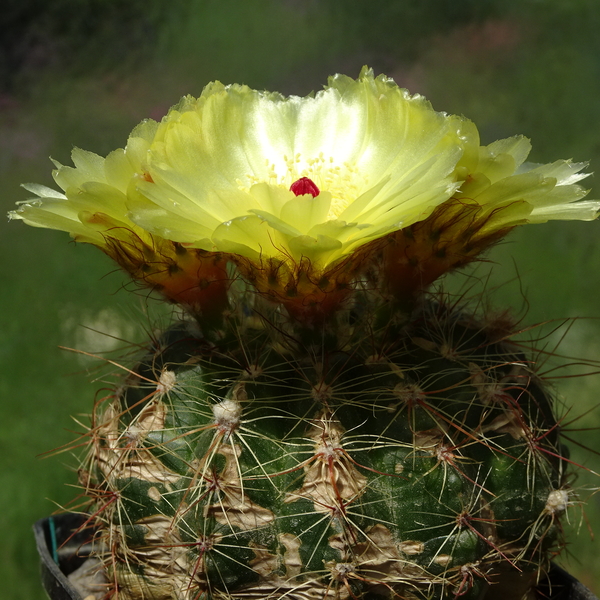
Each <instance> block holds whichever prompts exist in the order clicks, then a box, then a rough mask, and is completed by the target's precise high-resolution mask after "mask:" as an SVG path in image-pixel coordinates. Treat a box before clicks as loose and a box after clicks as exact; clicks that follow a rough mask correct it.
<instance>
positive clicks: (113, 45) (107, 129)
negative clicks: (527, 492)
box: [0, 0, 600, 600]
mask: <svg viewBox="0 0 600 600" xmlns="http://www.w3.org/2000/svg"><path fill="white" fill-rule="evenodd" d="M2 12H3V14H2V16H0V179H1V182H0V183H1V185H0V190H1V194H0V204H1V206H2V209H3V210H4V211H7V210H9V209H11V208H12V207H13V205H14V202H15V201H18V200H22V199H25V198H26V197H27V194H26V192H24V191H23V190H21V189H20V188H19V184H20V183H21V182H29V181H35V182H39V183H44V184H46V185H52V180H51V176H50V170H51V164H50V162H49V161H48V156H50V155H52V156H53V157H54V158H56V159H57V160H59V161H61V162H63V163H68V162H69V153H70V150H71V148H72V147H73V146H79V147H82V148H85V149H88V150H91V151H94V152H97V153H99V154H106V153H108V152H109V151H110V150H112V149H113V148H115V147H120V146H122V145H123V144H124V143H125V141H126V138H127V135H128V133H129V131H130V130H131V129H132V128H133V126H134V125H135V124H136V123H138V122H139V121H140V120H141V119H143V118H145V117H148V116H151V117H153V118H160V117H161V116H162V115H163V114H165V112H166V110H167V109H168V107H169V106H170V105H172V104H174V103H175V102H176V101H177V100H178V98H179V97H180V96H181V95H183V94H185V93H191V94H194V95H198V94H199V93H200V92H201V90H202V88H203V86H204V85H205V84H206V83H207V82H209V81H210V80H213V79H220V80H221V81H223V82H224V83H232V82H238V83H242V82H243V83H247V84H249V85H251V86H252V87H257V88H267V89H277V90H279V91H281V92H283V93H297V94H302V95H304V94H306V93H308V92H310V91H311V90H318V89H320V88H321V86H322V85H323V83H324V82H325V80H326V77H327V75H329V74H332V73H334V72H344V73H346V74H349V75H352V76H356V75H357V74H358V71H359V69H360V67H361V66H362V65H363V64H369V65H370V66H372V67H373V68H374V69H375V71H376V72H378V73H379V72H384V73H386V74H388V75H390V76H393V77H394V78H395V79H396V81H397V82H398V83H399V84H400V85H402V86H404V87H407V88H409V89H410V90H411V91H412V92H420V93H423V94H424V95H426V96H427V97H428V98H429V99H430V100H431V101H432V103H433V105H434V107H435V108H436V109H437V110H445V111H448V112H455V113H459V114H464V115H466V116H468V117H470V118H471V119H473V120H474V121H475V122H476V123H477V125H478V126H479V128H480V131H481V135H482V140H483V142H484V143H489V142H491V141H493V140H495V139H497V138H500V137H506V136H510V135H514V134H518V133H522V134H525V135H527V136H529V137H530V138H531V139H532V142H533V145H534V150H533V153H532V155H531V159H532V160H534V161H537V162H549V161H552V160H555V159H557V158H573V159H574V160H577V161H582V160H589V161H590V162H591V170H598V169H599V165H600V135H599V134H600V111H599V108H600V105H599V102H600V100H599V99H600V93H599V92H600V39H599V38H598V36H597V31H598V30H599V29H600V4H598V3H597V2H596V1H595V0H518V1H517V0H485V1H482V0H429V1H428V2H422V1H421V0H397V1H392V0H389V1H385V0H357V1H356V2H352V3H350V2H345V1H343V0H320V1H319V0H313V1H311V0H219V1H212V0H180V1H179V2H177V3H175V2H167V1H166V0H165V1H164V2H160V1H152V0H145V1H144V2H142V1H141V0H53V2H44V1H42V0H29V1H27V2H23V1H22V0H6V6H4V7H3V11H2ZM586 182H589V183H588V184H589V186H590V187H592V193H591V196H590V197H595V198H598V197H600V188H599V186H598V184H597V182H596V180H594V179H593V178H590V179H588V180H586ZM0 227H2V231H1V233H0V250H1V253H0V277H1V279H0V281H2V284H3V285H2V289H3V293H2V294H1V296H0V305H1V307H2V309H1V310H0V357H1V360H0V370H1V371H2V374H1V376H0V411H1V414H0V531H1V533H2V536H1V539H2V543H0V581H2V582H3V589H4V592H3V593H2V596H3V597H4V598H7V599H8V600H25V599H26V600H38V599H42V598H44V593H43V591H42V590H41V587H40V585H39V583H38V582H37V569H38V566H37V557H36V552H35V547H34V542H33V537H32V534H31V524H32V523H33V522H34V521H35V520H37V519H39V518H42V517H45V516H47V515H48V514H50V513H51V512H52V511H53V510H54V509H55V507H56V504H59V505H64V504H66V503H67V502H69V501H70V500H71V499H72V498H73V497H74V495H75V491H74V490H73V489H72V488H71V487H69V486H68V485H65V484H69V483H70V484H73V483H74V481H75V474H74V473H73V471H72V466H73V465H74V464H75V461H74V459H72V458H71V457H70V456H68V455H65V454H63V455H60V456H57V457H53V458H47V459H40V458H39V457H38V455H40V454H41V453H43V452H46V451H48V450H50V449H52V448H55V447H58V446H60V445H61V444H65V443H67V442H69V441H70V440H72V439H73V438H74V437H75V434H74V431H77V430H79V429H80V427H79V426H78V425H77V424H76V423H75V422H74V421H73V420H72V419H71V416H72V415H74V416H76V417H77V418H83V419H84V418H85V416H83V415H85V414H87V413H88V412H89V410H90V408H91V403H92V401H93V398H94V393H95V390H96V389H98V388H101V387H102V386H103V385H104V380H103V379H102V377H103V376H101V375H98V373H97V372H96V371H95V367H96V363H94V362H93V361H90V360H89V359H85V358H84V357H82V356H81V355H77V354H74V353H69V352H65V351H61V350H59V349H58V347H59V346H61V345H62V346H70V347H76V348H79V349H82V350H85V351H89V352H103V351H106V350H112V349H114V348H115V347H116V346H118V345H119V342H117V341H116V340H115V339H114V338H115V337H117V338H119V337H120V338H124V339H128V340H132V341H136V340H137V341H140V340H143V339H144V335H145V329H147V328H148V327H150V326H152V325H153V324H155V323H156V321H157V320H159V321H160V319H162V318H164V317H162V316H161V311H160V308H158V307H157V306H155V305H153V304H152V302H149V301H148V300H147V299H146V298H145V297H144V296H143V295H139V294H131V293H129V292H127V291H126V290H125V289H123V288H125V287H128V286H127V285H126V283H127V281H126V278H125V276H124V275H122V274H121V273H120V272H118V271H115V270H114V266H113V265H112V264H110V262H109V261H108V260H107V259H106V258H105V257H104V256H102V255H101V253H99V252H98V251H96V250H95V249H94V248H88V247H85V246H82V245H77V246H75V245H74V244H73V243H69V241H68V237H67V236H66V234H61V233H58V232H52V231H46V230H34V229H32V228H28V227H25V226H23V225H22V224H21V223H12V224H10V225H6V224H5V223H2V224H1V225H0ZM599 234H600V223H597V222H596V223H591V224H590V223H551V224H547V225H539V226H531V227H528V228H523V229H522V230H520V231H517V232H515V233H513V234H512V235H511V236H510V237H509V239H508V240H507V241H506V242H504V243H503V244H501V245H500V246H498V247H497V248H495V249H493V251H492V252H490V253H489V255H488V258H489V259H490V264H492V265H493V269H492V275H491V276H490V278H489V279H487V280H486V281H487V287H488V288H489V289H490V290H493V300H492V301H493V303H494V304H495V305H496V306H498V307H508V306H511V307H513V308H514V310H515V311H517V312H519V311H520V312H519V314H521V315H523V323H524V324H533V323H537V322H540V321H550V322H554V320H558V319H561V318H563V317H567V318H573V317H585V318H584V319H580V320H575V321H572V322H571V324H572V327H571V329H570V331H569V335H568V336H567V337H566V339H565V341H564V342H563V343H562V345H561V348H560V351H562V352H563V353H565V354H568V355H579V356H584V357H586V358H587V359H588V360H589V361H600V341H599V340H600V335H599V334H600V321H599V320H598V319H599V318H600V304H599V301H598V298H599V297H600V243H599V241H598V238H599ZM484 267H485V265H484ZM480 272H482V271H481V270H480ZM504 282H509V283H508V284H506V285H500V284H503V283H504ZM448 285H450V286H452V285H460V278H459V277H454V279H453V281H450V282H448ZM524 307H526V310H525V309H524ZM148 313H150V316H149V315H148ZM525 313H526V314H525ZM94 330H97V331H101V332H105V333H107V334H109V335H108V336H107V335H101V334H97V333H94ZM110 336H114V337H110ZM557 337H558V336H557V334H554V335H553V336H551V337H550V338H548V339H549V340H554V339H557ZM590 370H594V369H593V366H592V368H591V369H590ZM574 372H575V371H574V370H572V371H570V373H574ZM562 373H563V372H562V371H561V372H559V374H562ZM90 382H91V383H90ZM556 383H557V388H558V393H559V395H560V396H561V398H564V403H565V405H566V406H568V407H572V408H571V409H570V412H569V413H568V414H567V416H566V417H565V420H566V421H571V420H572V418H573V417H574V416H575V415H577V414H585V416H584V417H583V418H581V419H580V420H578V421H577V422H576V423H575V424H573V425H569V426H568V427H567V429H576V428H582V429H586V431H578V432H577V433H569V435H570V436H571V437H575V438H576V440H577V441H578V442H581V443H583V444H586V445H588V446H590V447H593V448H595V449H596V450H599V449H600V441H599V437H600V434H599V433H598V429H597V428H599V427H600V410H594V408H595V406H596V405H597V404H598V399H597V397H598V394H597V389H598V384H599V381H598V379H597V377H596V378H593V377H586V378H564V379H560V380H557V381H556ZM564 410H565V411H566V409H564ZM571 446H572V452H573V458H574V460H577V461H578V462H581V463H584V464H585V465H587V466H589V467H590V468H592V469H596V470H599V469H600V458H599V457H598V456H596V455H594V454H592V453H590V452H585V451H583V450H581V449H579V448H578V447H577V446H576V445H574V444H571ZM575 485H576V486H578V487H582V488H583V487H586V488H589V489H591V488H593V487H596V486H598V479H597V478H596V477H594V476H591V475H586V474H584V475H581V476H580V477H579V479H578V481H577V482H576V484H575ZM582 495H584V494H582ZM585 495H589V493H587V494H585ZM570 521H571V526H570V529H571V531H570V532H569V538H568V539H569V546H568V553H567V554H566V555H565V558H564V562H565V564H566V566H567V568H568V569H569V570H570V571H571V572H573V573H574V574H575V575H576V576H577V577H579V578H580V579H581V580H582V581H584V582H585V583H586V584H587V585H588V586H590V587H591V588H592V589H593V590H594V591H595V592H596V593H597V594H598V593H600V558H599V557H600V552H599V551H598V542H596V541H593V539H592V538H591V536H590V533H589V532H588V521H589V523H590V526H591V527H592V528H595V529H596V531H600V504H599V500H598V496H593V497H592V498H591V499H590V501H589V502H588V504H587V507H586V508H585V510H582V509H580V508H578V507H574V508H573V509H572V510H571V511H570ZM577 530H580V531H579V535H577Z"/></svg>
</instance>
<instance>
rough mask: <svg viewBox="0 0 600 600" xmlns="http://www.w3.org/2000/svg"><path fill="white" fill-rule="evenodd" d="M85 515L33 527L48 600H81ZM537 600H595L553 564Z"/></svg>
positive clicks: (88, 531)
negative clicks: (76, 577) (78, 575)
mask: <svg viewBox="0 0 600 600" xmlns="http://www.w3.org/2000/svg"><path fill="white" fill-rule="evenodd" d="M87 518H88V517H87V515H81V514H77V513H66V514H62V515H56V516H54V517H48V518H46V519H41V520H40V521H38V522H37V523H36V524H35V525H34V526H33V531H34V533H35V540H36V544H37V549H38V552H39V555H40V562H41V576H42V584H43V586H44V589H45V590H46V593H47V594H48V597H49V598H50V600H83V597H82V595H81V594H80V593H79V592H78V591H77V590H76V589H75V588H74V587H73V585H71V583H70V581H69V579H67V575H69V574H71V573H73V572H74V571H76V570H77V569H78V568H80V567H81V565H83V563H84V562H85V561H86V560H87V558H88V557H89V555H90V552H91V550H92V544H91V540H92V538H93V535H94V529H93V528H92V527H89V526H86V520H87ZM536 592H537V594H536V595H537V597H538V599H539V600H599V599H598V598H597V597H596V596H595V595H594V594H593V593H592V592H591V591H590V590H589V589H588V588H587V587H585V586H584V585H583V584H582V583H580V582H579V581H577V579H575V578H574V577H572V576H571V575H569V574H568V573H567V572H566V571H565V570H564V569H562V568H561V567H559V566H558V565H555V564H553V565H552V568H551V569H550V571H549V573H548V574H547V575H546V577H545V578H544V580H543V581H541V582H540V584H539V585H538V587H537V589H536Z"/></svg>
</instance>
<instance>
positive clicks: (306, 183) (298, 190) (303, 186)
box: [290, 177, 321, 198]
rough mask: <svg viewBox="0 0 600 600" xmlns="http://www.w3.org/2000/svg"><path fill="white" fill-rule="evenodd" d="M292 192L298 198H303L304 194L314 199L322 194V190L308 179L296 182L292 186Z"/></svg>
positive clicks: (303, 178)
mask: <svg viewBox="0 0 600 600" xmlns="http://www.w3.org/2000/svg"><path fill="white" fill-rule="evenodd" d="M290 192H294V194H295V195H296V196H303V195H304V194H310V195H311V196H312V197H313V198H315V197H316V196H318V195H319V194H320V193H321V190H320V189H319V188H318V187H317V184H316V183H315V182H314V181H313V180H312V179H309V178H308V177H300V179H298V180H297V181H294V183H292V185H290Z"/></svg>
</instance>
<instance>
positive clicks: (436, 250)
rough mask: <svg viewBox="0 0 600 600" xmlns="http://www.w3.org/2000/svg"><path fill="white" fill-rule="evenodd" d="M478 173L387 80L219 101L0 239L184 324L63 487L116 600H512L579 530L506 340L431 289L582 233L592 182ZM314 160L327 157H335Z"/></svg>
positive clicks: (547, 395) (118, 404)
mask: <svg viewBox="0 0 600 600" xmlns="http://www.w3.org/2000/svg"><path fill="white" fill-rule="evenodd" d="M528 151H529V142H528V141H527V140H525V139H524V138H521V137H515V138H510V139H508V140H500V141H498V142H495V143H494V144H491V145H489V146H485V147H482V146H480V145H479V139H478V135H477V130H476V129H475V127H474V125H473V124H472V123H471V122H470V121H468V120H467V119H464V118H458V117H454V116H448V115H444V114H440V113H436V112H435V111H433V110H432V109H431V107H430V106H429V105H428V103H427V102H426V101H425V100H424V99H423V98H421V97H419V96H413V97H411V96H409V95H408V94H407V93H406V92H405V91H403V90H400V89H399V88H398V87H397V86H395V84H394V83H393V82H392V81H391V80H389V79H387V78H385V77H382V76H380V77H377V78H376V77H374V76H373V74H372V73H371V72H370V71H368V70H364V71H363V72H362V73H361V75H360V77H359V78H358V79H357V80H352V79H349V78H346V77H342V76H335V77H334V78H332V79H331V80H330V82H329V86H328V87H327V88H326V89H325V90H324V91H323V92H320V93H319V94H317V95H316V96H314V97H308V98H304V99H300V98H295V97H292V98H284V97H282V96H279V95H277V94H269V93H266V92H255V91H253V90H250V89H249V88H246V87H244V86H229V87H224V86H222V85H220V84H218V83H215V84H211V85H210V86H208V87H207V88H206V89H205V91H204V92H203V94H202V96H201V97H200V98H198V99H193V98H189V97H188V98H184V99H183V100H182V102H181V103H180V104H179V105H178V106H177V107H175V108H174V109H172V110H171V111H170V112H169V114H168V115H167V116H166V117H165V118H164V119H163V121H162V122H161V123H160V124H157V123H154V122H151V121H148V122H144V123H143V124H141V125H140V126H138V128H136V129H135V130H134V132H133V133H132V134H131V136H130V138H129V142H128V144H127V147H126V148H125V149H124V150H119V151H115V152H114V153H112V154H110V155H109V156H108V157H107V158H106V159H102V158H100V157H97V156H96V155H93V154H91V153H87V152H84V151H81V150H75V151H74V153H73V161H74V163H75V168H71V167H64V166H62V165H57V170H56V171H55V179H56V181H57V183H58V185H59V186H60V187H61V188H62V189H63V190H64V192H65V193H64V194H62V193H59V192H56V191H54V190H50V189H49V188H45V187H43V186H36V185H29V186H27V189H29V190H30V191H32V192H33V193H35V194H36V196H37V197H36V199H34V200H33V201H28V202H25V203H23V204H22V206H21V207H20V208H19V209H18V210H17V211H15V212H14V213H12V216H13V217H14V218H19V219H22V220H24V221H25V222H26V223H28V224H30V225H35V226H45V227H52V228H56V229H63V230H66V231H69V232H70V233H71V234H72V235H73V236H74V237H75V239H76V240H79V241H83V242H88V243H92V244H95V245H97V246H98V247H99V248H100V249H101V250H103V251H104V252H105V253H107V254H108V255H109V256H111V257H112V258H114V259H115V260H116V261H117V262H118V263H119V264H120V265H121V266H122V267H123V268H124V269H126V270H127V271H128V272H129V273H130V274H131V275H132V276H133V278H134V279H135V280H136V281H138V282H139V283H140V284H141V285H144V286H147V287H150V288H151V289H153V290H155V291H157V292H158V293H160V294H162V295H163V296H164V297H165V298H167V299H168V300H169V301H171V302H175V303H177V304H178V305H180V306H181V307H183V309H184V310H185V314H186V316H185V317H184V318H182V319H181V320H179V321H178V322H176V323H175V324H174V325H172V326H171V327H170V328H169V329H167V331H165V332H164V333H162V334H160V335H157V336H155V338H154V339H153V340H152V341H151V342H150V343H149V344H148V347H147V349H146V351H145V352H144V354H143V355H142V356H140V357H139V361H138V363H137V365H135V366H134V367H133V368H132V369H131V370H129V371H128V374H127V376H126V378H125V379H124V381H123V382H122V384H121V385H119V386H118V387H117V388H116V389H115V390H114V391H113V392H112V393H111V394H109V395H108V396H107V397H106V398H104V399H102V400H101V401H98V402H97V403H96V405H95V407H94V413H93V418H92V424H91V427H90V431H89V450H88V453H87V455H86V457H85V460H84V461H83V463H82V467H81V469H80V481H81V484H82V486H83V488H84V489H85V493H86V495H87V496H88V497H89V498H90V512H91V515H92V516H91V517H90V520H92V521H93V522H94V524H95V525H96V526H97V527H98V530H99V536H98V539H97V540H96V546H97V550H96V552H97V556H98V558H99V559H100V564H101V568H102V570H104V572H105V573H106V581H107V586H108V587H107V588H106V589H103V590H102V593H101V594H100V596H103V597H104V595H108V596H110V597H115V598H120V599H121V600H142V599H144V600H151V599H152V600H192V599H203V600H217V599H227V598H229V599H232V600H233V599H239V600H243V599H248V600H251V599H255V600H258V599H264V598H268V599H273V600H276V599H281V600H283V599H287V600H321V599H323V600H325V599H332V600H333V599H346V598H347V599H363V600H376V599H377V598H396V597H398V598H435V599H442V598H459V597H460V598H465V599H468V600H471V599H472V600H475V599H479V598H483V597H484V595H485V594H486V592H487V591H488V590H489V589H493V590H494V593H499V592H498V590H500V591H503V592H504V593H506V594H508V593H510V594H511V595H514V596H515V597H517V596H519V597H520V596H523V595H525V594H527V593H528V591H529V590H530V588H531V587H532V586H534V585H535V584H536V582H537V581H538V580H539V578H540V577H541V575H542V574H543V573H544V572H545V571H546V570H547V569H548V566H549V563H550V560H551V559H552V558H553V557H554V556H555V555H556V554H557V553H558V552H559V551H560V549H561V546H562V529H561V526H560V517H561V515H562V514H563V513H564V512H565V511H566V508H567V506H568V505H569V503H570V501H571V500H570V490H569V487H568V484H567V479H566V475H565V470H566V469H565V466H566V462H567V461H566V455H565V449H564V447H563V446H562V445H561V442H560V436H559V426H558V422H557V418H556V416H555V414H554V407H553V404H554V402H553V398H552V394H551V392H550V390H549V389H548V386H547V385H546V384H545V383H544V382H543V380H542V379H541V377H539V376H538V375H537V374H536V365H535V362H534V360H533V354H532V353H529V354H528V353H527V352H526V351H524V350H523V348H522V344H520V345H518V344H516V343H514V342H513V341H512V340H511V338H512V337H513V336H514V335H515V333H516V332H515V331H514V325H513V324H512V323H511V322H510V319H509V318H507V317H506V315H502V316H500V317H494V316H493V315H489V314H488V315H485V314H483V315H478V314H475V313H474V312H473V310H472V309H471V308H470V307H469V306H468V305H462V304H461V302H459V301H456V299H455V298H453V297H451V296H449V295H447V294H444V293H443V292H442V291H440V288H433V287H432V284H433V283H434V282H435V281H436V280H438V278H439V277H440V276H441V275H443V274H444V273H446V272H448V271H450V270H452V269H456V268H459V267H462V266H463V265H465V264H467V263H470V262H471V261H473V260H476V259H477V257H478V256H479V255H480V253H481V252H482V251H484V250H485V249H486V248H487V247H489V246H490V245H491V244H493V243H494V242H496V241H497V240H499V239H501V238H502V237H503V236H504V235H506V234H507V233H508V232H509V231H510V229H512V228H513V227H515V226H517V225H521V224H523V223H528V222H529V223H535V222H544V221H547V220H550V219H565V218H569V219H583V220H590V219H593V218H595V216H596V213H597V211H598V208H599V206H600V204H599V203H598V202H592V201H581V198H582V197H583V196H584V195H585V192H584V191H583V190H582V188H581V187H579V186H578V185H577V181H578V180H579V179H581V178H582V177H584V176H585V174H584V173H581V171H582V169H583V167H584V166H585V165H583V164H577V163H571V162H570V161H557V162H555V163H552V164H550V165H530V164H527V163H524V160H525V158H526V156H527V153H528ZM328 153H330V154H331V156H328Z"/></svg>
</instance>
